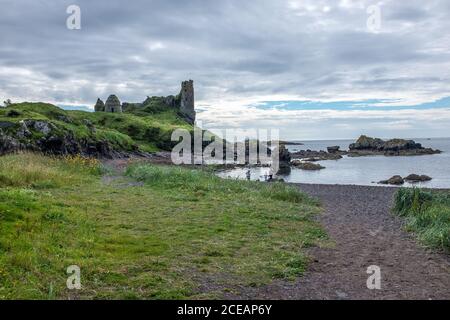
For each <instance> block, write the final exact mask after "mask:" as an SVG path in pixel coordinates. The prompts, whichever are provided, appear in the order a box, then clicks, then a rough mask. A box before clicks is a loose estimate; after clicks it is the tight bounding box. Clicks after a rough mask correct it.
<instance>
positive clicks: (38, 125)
mask: <svg viewBox="0 0 450 320" xmlns="http://www.w3.org/2000/svg"><path fill="white" fill-rule="evenodd" d="M24 124H25V126H26V127H27V128H28V129H31V130H34V131H37V132H40V133H42V134H44V135H48V134H49V133H50V132H52V130H53V129H55V126H54V125H53V124H52V123H50V122H48V121H43V120H26V121H24Z"/></svg>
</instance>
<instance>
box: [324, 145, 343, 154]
mask: <svg viewBox="0 0 450 320" xmlns="http://www.w3.org/2000/svg"><path fill="white" fill-rule="evenodd" d="M339 149H340V147H339V146H331V147H327V151H328V152H329V153H337V152H339Z"/></svg>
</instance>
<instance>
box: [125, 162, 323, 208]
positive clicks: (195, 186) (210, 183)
mask: <svg viewBox="0 0 450 320" xmlns="http://www.w3.org/2000/svg"><path fill="white" fill-rule="evenodd" d="M127 175H128V176H130V177H133V178H134V179H137V180H139V181H143V182H145V183H147V184H149V185H154V186H158V187H164V188H168V189H171V188H182V189H183V188H185V189H189V190H194V191H195V190H197V191H199V190H202V191H207V192H222V193H232V192H237V193H246V194H248V195H251V194H258V195H259V196H261V197H263V198H265V199H267V200H279V201H286V202H293V203H307V204H311V205H317V204H318V202H317V201H315V200H314V199H311V198H309V197H308V196H307V195H306V194H304V193H303V192H300V191H299V190H298V188H296V187H293V186H289V185H286V184H284V183H260V182H253V181H243V180H231V179H222V178H219V177H217V176H215V175H214V174H212V173H211V172H205V171H202V170H198V169H187V168H183V167H165V166H154V165H148V164H144V165H142V164H137V165H133V166H130V167H128V169H127Z"/></svg>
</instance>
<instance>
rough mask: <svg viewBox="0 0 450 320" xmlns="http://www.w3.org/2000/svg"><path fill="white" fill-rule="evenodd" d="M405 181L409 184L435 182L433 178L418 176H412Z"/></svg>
mask: <svg viewBox="0 0 450 320" xmlns="http://www.w3.org/2000/svg"><path fill="white" fill-rule="evenodd" d="M404 180H405V181H408V182H413V183H414V182H425V181H431V180H433V178H431V177H429V176H427V175H418V174H410V175H409V176H407V177H406V178H405V179H404Z"/></svg>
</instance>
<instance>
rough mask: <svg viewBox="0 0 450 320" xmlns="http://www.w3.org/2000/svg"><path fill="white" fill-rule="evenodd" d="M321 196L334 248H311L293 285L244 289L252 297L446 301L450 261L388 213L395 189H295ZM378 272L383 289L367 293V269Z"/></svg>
mask: <svg viewBox="0 0 450 320" xmlns="http://www.w3.org/2000/svg"><path fill="white" fill-rule="evenodd" d="M298 186H299V187H300V189H302V190H303V191H305V192H306V193H308V194H309V195H311V196H314V197H316V198H319V199H320V200H321V201H322V203H323V205H324V207H325V208H324V213H323V214H322V215H321V216H320V217H318V219H319V221H320V223H321V224H322V225H323V226H324V228H325V229H326V231H327V232H328V234H329V236H330V237H331V239H332V240H333V241H335V243H336V245H335V247H333V248H313V249H311V250H310V251H309V253H310V255H311V256H312V257H313V261H312V262H311V264H310V268H309V270H308V272H307V273H306V274H305V275H304V276H303V277H301V278H300V279H299V280H297V281H296V282H284V281H277V282H275V283H272V284H271V285H269V286H267V287H264V288H258V289H248V288H246V289H244V288H241V289H243V290H242V293H241V295H240V296H239V298H240V299H241V298H243V299H245V298H251V299H255V298H256V299H258V298H259V299H450V257H449V256H448V255H444V254H438V253H433V252H432V251H431V250H428V249H425V248H423V247H422V246H420V245H419V244H418V243H417V241H416V240H415V239H414V237H413V235H411V234H409V233H407V232H406V231H404V228H403V226H402V220H401V218H398V217H395V216H394V215H392V213H391V212H390V208H391V205H392V199H393V195H394V192H395V189H394V188H386V187H365V186H331V185H304V184H299V185H298ZM371 265H377V266H379V267H380V269H381V290H369V289H368V288H367V285H366V281H367V278H368V277H369V274H367V273H366V271H367V267H369V266H371Z"/></svg>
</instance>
